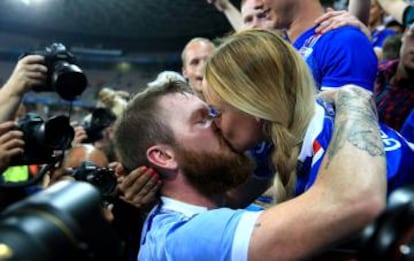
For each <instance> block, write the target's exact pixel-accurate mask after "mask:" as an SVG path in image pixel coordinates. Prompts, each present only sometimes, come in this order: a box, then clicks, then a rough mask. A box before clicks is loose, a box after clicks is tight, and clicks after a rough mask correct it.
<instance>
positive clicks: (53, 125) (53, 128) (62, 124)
mask: <svg viewBox="0 0 414 261" xmlns="http://www.w3.org/2000/svg"><path fill="white" fill-rule="evenodd" d="M73 137H74V131H73V128H72V126H70V123H69V118H68V117H66V116H64V115H59V116H56V117H52V118H50V119H49V120H48V121H47V122H46V123H45V128H44V138H43V140H44V144H47V145H48V146H49V147H50V148H51V149H66V148H68V147H69V145H70V143H71V142H72V140H73Z"/></svg>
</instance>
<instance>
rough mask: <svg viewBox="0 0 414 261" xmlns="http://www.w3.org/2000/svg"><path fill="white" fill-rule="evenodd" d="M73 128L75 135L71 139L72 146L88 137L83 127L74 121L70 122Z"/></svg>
mask: <svg viewBox="0 0 414 261" xmlns="http://www.w3.org/2000/svg"><path fill="white" fill-rule="evenodd" d="M71 125H72V127H73V130H74V131H75V136H74V137H73V140H72V147H75V146H77V145H80V144H81V143H82V142H83V141H84V140H86V139H87V138H88V135H87V134H86V131H85V129H84V128H83V127H82V126H79V125H78V124H77V123H76V122H72V123H71Z"/></svg>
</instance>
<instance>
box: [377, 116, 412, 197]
mask: <svg viewBox="0 0 414 261" xmlns="http://www.w3.org/2000/svg"><path fill="white" fill-rule="evenodd" d="M380 126H381V138H382V143H383V145H384V150H385V154H386V158H387V181H388V186H387V190H388V194H389V193H391V192H392V191H393V190H395V189H396V188H399V187H401V186H404V185H413V184H414V175H413V173H414V150H413V144H410V143H408V142H407V140H405V139H404V138H403V137H401V136H400V135H399V133H398V132H396V131H395V130H393V129H391V128H389V127H387V126H386V125H384V124H380Z"/></svg>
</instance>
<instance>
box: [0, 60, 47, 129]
mask: <svg viewBox="0 0 414 261" xmlns="http://www.w3.org/2000/svg"><path fill="white" fill-rule="evenodd" d="M43 62H44V58H43V56H40V55H27V56H25V57H23V58H22V59H21V60H19V61H18V62H17V64H16V67H15V68H14V70H13V73H12V75H11V76H10V78H9V79H8V80H7V82H6V83H5V84H4V86H3V87H2V88H1V89H0V122H3V121H6V120H12V119H13V118H14V116H15V113H16V110H17V108H18V106H19V104H20V102H21V100H22V98H23V95H24V94H25V93H26V92H28V91H29V90H31V89H32V88H33V87H34V86H38V85H42V84H44V83H45V80H46V77H47V67H46V66H45V65H43Z"/></svg>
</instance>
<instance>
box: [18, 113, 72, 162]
mask: <svg viewBox="0 0 414 261" xmlns="http://www.w3.org/2000/svg"><path fill="white" fill-rule="evenodd" d="M17 127H18V129H19V130H21V131H22V132H23V140H24V142H25V145H24V153H23V155H21V156H18V157H14V158H13V159H12V160H11V163H10V166H16V165H30V164H43V163H53V162H55V159H56V157H55V156H56V154H55V151H59V150H65V149H68V148H69V147H70V145H71V142H72V140H73V137H74V135H75V132H74V130H73V127H72V126H71V125H70V122H69V118H68V117H67V116H65V115H57V116H53V117H51V118H49V119H48V120H46V121H44V120H43V119H42V118H41V117H40V116H39V115H38V114H36V113H27V114H26V115H24V116H23V117H22V118H20V119H19V120H18V122H17Z"/></svg>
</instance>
